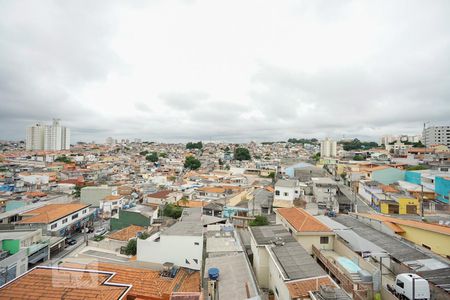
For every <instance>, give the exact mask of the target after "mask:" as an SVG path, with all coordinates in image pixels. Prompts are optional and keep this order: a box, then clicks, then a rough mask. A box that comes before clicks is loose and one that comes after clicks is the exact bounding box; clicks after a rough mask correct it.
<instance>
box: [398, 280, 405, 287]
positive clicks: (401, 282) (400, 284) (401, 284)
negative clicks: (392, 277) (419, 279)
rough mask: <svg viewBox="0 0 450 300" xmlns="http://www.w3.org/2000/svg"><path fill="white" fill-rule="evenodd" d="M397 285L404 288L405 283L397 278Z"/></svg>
mask: <svg viewBox="0 0 450 300" xmlns="http://www.w3.org/2000/svg"><path fill="white" fill-rule="evenodd" d="M397 286H399V287H401V288H404V287H405V284H404V283H403V281H401V280H399V279H397Z"/></svg>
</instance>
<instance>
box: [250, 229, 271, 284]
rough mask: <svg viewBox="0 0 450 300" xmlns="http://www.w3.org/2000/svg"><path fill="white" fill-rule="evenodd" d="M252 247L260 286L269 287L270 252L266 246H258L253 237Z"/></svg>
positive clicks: (254, 266) (254, 265) (255, 270)
mask: <svg viewBox="0 0 450 300" xmlns="http://www.w3.org/2000/svg"><path fill="white" fill-rule="evenodd" d="M250 247H251V249H252V253H253V271H254V272H255V276H256V279H257V281H258V283H259V286H260V287H262V288H269V254H268V253H267V249H266V247H265V246H259V247H257V246H256V243H255V241H254V239H253V237H252V239H251V242H250Z"/></svg>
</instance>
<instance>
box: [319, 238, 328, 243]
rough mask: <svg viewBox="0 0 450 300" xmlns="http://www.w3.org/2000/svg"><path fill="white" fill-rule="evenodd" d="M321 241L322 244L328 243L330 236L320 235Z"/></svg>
mask: <svg viewBox="0 0 450 300" xmlns="http://www.w3.org/2000/svg"><path fill="white" fill-rule="evenodd" d="M320 243H321V244H328V237H327V236H321V237H320Z"/></svg>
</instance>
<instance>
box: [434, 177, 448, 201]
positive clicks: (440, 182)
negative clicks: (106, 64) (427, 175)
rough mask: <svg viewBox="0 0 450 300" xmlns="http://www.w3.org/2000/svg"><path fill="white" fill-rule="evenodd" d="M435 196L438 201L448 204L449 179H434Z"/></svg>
mask: <svg viewBox="0 0 450 300" xmlns="http://www.w3.org/2000/svg"><path fill="white" fill-rule="evenodd" d="M434 184H435V190H436V194H437V195H436V196H437V199H438V200H439V201H442V202H445V203H449V196H450V179H446V178H443V177H436V179H435V181H434Z"/></svg>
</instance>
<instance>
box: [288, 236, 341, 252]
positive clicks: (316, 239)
mask: <svg viewBox="0 0 450 300" xmlns="http://www.w3.org/2000/svg"><path fill="white" fill-rule="evenodd" d="M322 236H324V237H325V236H327V237H328V244H321V243H320V237H322ZM294 238H295V239H296V240H297V242H298V243H299V244H300V245H301V246H302V247H303V248H304V249H305V250H306V251H308V253H309V254H312V245H314V246H315V247H316V248H317V249H326V250H333V240H334V233H330V232H323V233H322V234H317V235H303V234H302V235H294Z"/></svg>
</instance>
